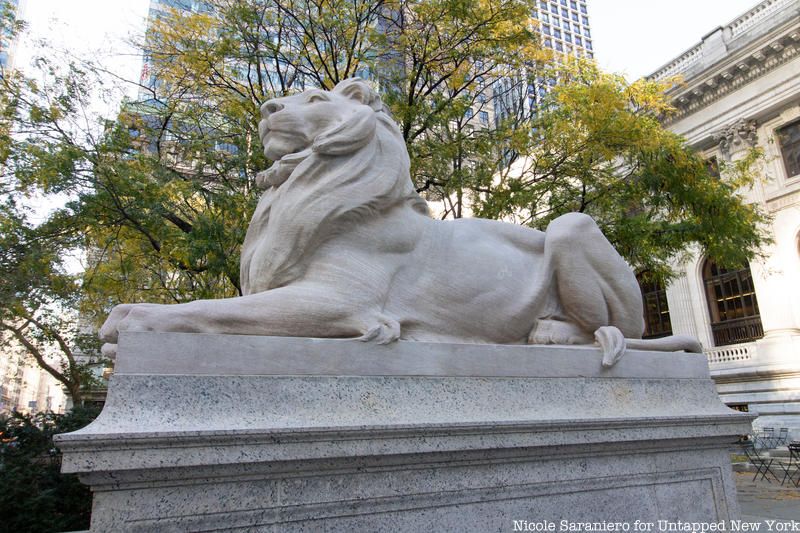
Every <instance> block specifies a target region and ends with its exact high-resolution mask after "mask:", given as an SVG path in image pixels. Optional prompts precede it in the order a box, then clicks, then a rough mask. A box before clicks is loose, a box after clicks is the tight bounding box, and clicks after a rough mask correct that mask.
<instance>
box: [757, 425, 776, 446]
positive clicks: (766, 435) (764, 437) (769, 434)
mask: <svg viewBox="0 0 800 533" xmlns="http://www.w3.org/2000/svg"><path fill="white" fill-rule="evenodd" d="M759 437H760V438H761V441H762V442H763V443H764V448H766V449H767V450H771V449H772V448H774V447H775V428H761V433H760V434H759Z"/></svg>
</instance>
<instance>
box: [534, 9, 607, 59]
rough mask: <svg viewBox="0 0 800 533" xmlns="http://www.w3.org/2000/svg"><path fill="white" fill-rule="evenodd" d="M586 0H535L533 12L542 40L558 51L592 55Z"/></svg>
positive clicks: (579, 55)
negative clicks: (536, 0)
mask: <svg viewBox="0 0 800 533" xmlns="http://www.w3.org/2000/svg"><path fill="white" fill-rule="evenodd" d="M586 3H587V0H539V5H538V8H537V9H535V10H534V12H533V16H534V18H536V19H537V20H538V21H539V28H538V30H539V33H541V35H542V44H543V45H544V46H545V47H546V48H551V49H553V50H555V51H556V52H559V53H564V54H570V55H574V56H576V57H588V58H590V59H591V58H593V57H594V51H593V50H594V48H593V45H592V32H591V30H590V28H589V10H588V8H587V6H586Z"/></svg>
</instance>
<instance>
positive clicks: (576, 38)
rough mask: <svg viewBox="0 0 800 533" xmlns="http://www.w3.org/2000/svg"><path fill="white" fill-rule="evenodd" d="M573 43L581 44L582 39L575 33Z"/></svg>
mask: <svg viewBox="0 0 800 533" xmlns="http://www.w3.org/2000/svg"><path fill="white" fill-rule="evenodd" d="M575 44H577V45H578V46H583V39H581V38H580V37H578V36H577V35H576V36H575Z"/></svg>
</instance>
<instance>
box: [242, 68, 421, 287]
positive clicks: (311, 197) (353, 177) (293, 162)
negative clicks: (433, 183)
mask: <svg viewBox="0 0 800 533" xmlns="http://www.w3.org/2000/svg"><path fill="white" fill-rule="evenodd" d="M261 115H262V120H261V122H260V123H259V136H260V137H261V141H262V144H263V145H264V154H265V155H266V156H267V157H268V158H269V159H271V160H273V161H275V163H274V164H273V165H272V167H270V169H269V170H268V171H265V172H263V173H261V174H260V175H259V178H258V182H259V185H261V186H262V187H265V188H268V189H269V190H268V191H267V192H266V193H265V196H264V198H263V199H262V202H261V205H259V210H257V212H256V214H255V215H254V217H253V221H252V222H251V226H250V228H249V229H248V235H247V238H246V240H245V245H244V248H243V250H242V288H243V290H244V292H245V293H249V292H260V291H263V290H268V289H271V288H275V287H280V286H282V285H285V284H287V283H290V282H292V281H293V280H295V279H297V278H298V277H299V276H300V275H301V274H302V272H303V271H304V269H305V266H306V261H307V258H308V256H309V254H310V253H312V252H313V251H314V250H315V249H316V248H318V247H319V246H320V245H321V244H322V243H323V242H324V241H325V240H326V239H327V238H328V237H330V236H331V235H333V234H342V232H343V230H345V229H346V226H347V225H348V224H354V223H358V222H359V221H361V220H364V219H365V217H378V216H380V214H381V212H384V211H386V210H388V209H391V208H393V207H395V206H397V205H400V204H407V205H408V206H410V207H412V208H413V209H415V210H416V211H419V212H422V213H427V205H426V203H425V201H424V200H423V199H422V198H420V196H419V195H418V194H417V193H416V191H415V189H414V186H413V184H412V182H411V177H410V175H409V159H408V151H407V150H406V147H405V143H404V141H403V138H402V135H401V134H400V130H399V129H398V127H397V125H396V124H395V123H394V121H393V120H392V118H391V116H390V115H389V112H388V110H387V109H386V108H385V106H384V105H383V103H382V102H381V100H380V97H379V96H378V94H377V93H376V92H375V91H374V90H372V88H371V87H370V86H369V85H368V84H367V83H366V82H365V81H363V80H360V79H357V78H353V79H349V80H345V81H342V82H340V83H339V84H338V85H336V87H335V88H334V89H333V90H332V91H323V90H320V89H311V90H308V91H305V92H303V93H300V94H296V95H292V96H286V97H282V98H275V99H273V100H269V101H268V102H266V103H265V104H264V105H263V106H261Z"/></svg>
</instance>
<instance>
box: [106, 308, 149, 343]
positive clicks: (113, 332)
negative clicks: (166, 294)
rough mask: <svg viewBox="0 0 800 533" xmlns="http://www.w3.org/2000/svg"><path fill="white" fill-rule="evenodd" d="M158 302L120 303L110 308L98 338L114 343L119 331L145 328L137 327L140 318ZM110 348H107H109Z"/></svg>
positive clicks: (117, 338)
mask: <svg viewBox="0 0 800 533" xmlns="http://www.w3.org/2000/svg"><path fill="white" fill-rule="evenodd" d="M157 307H162V306H161V305H158V304H120V305H118V306H116V307H114V309H112V310H111V313H110V314H109V315H108V318H107V319H106V321H105V323H104V324H103V327H101V328H100V333H99V337H100V340H101V341H103V342H105V343H108V344H116V343H117V341H118V340H119V332H120V331H126V330H129V329H147V328H141V327H138V324H139V322H140V320H139V319H140V318H141V317H143V316H146V315H148V314H149V312H150V311H152V310H153V309H154V308H157ZM110 349H111V348H109V350H110Z"/></svg>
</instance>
